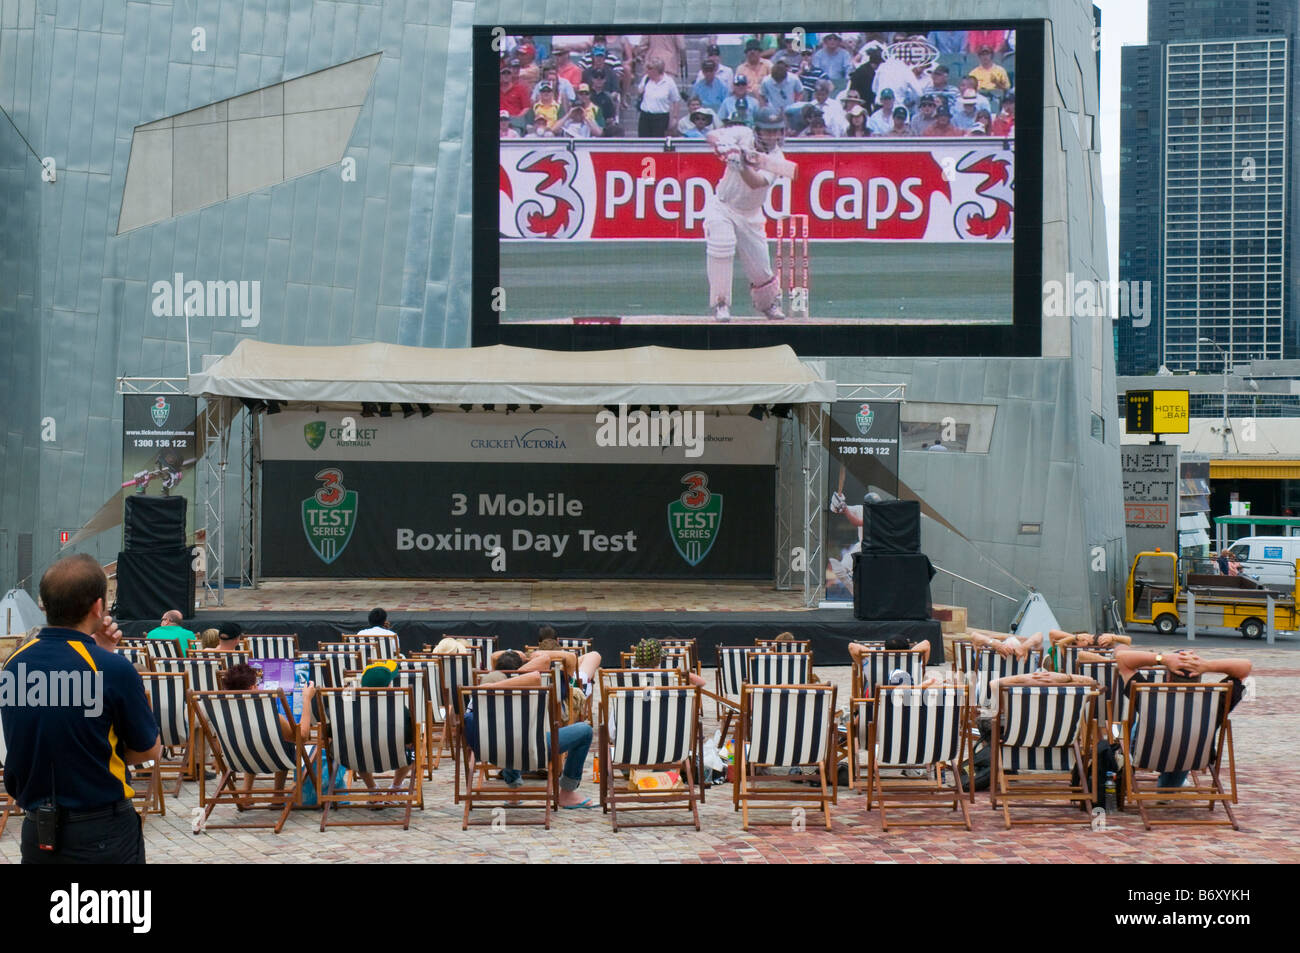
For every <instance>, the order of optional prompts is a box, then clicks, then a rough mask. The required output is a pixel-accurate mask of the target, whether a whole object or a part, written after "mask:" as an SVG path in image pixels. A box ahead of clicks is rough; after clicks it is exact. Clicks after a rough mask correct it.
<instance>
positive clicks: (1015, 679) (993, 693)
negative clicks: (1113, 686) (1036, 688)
mask: <svg viewBox="0 0 1300 953" xmlns="http://www.w3.org/2000/svg"><path fill="white" fill-rule="evenodd" d="M1003 685H1009V686H1010V685H1087V686H1088V687H1089V688H1098V687H1099V686H1098V685H1097V682H1096V680H1095V679H1091V678H1088V677H1087V676H1086V675H1067V674H1065V673H1064V672H1049V671H1047V670H1045V669H1041V668H1040V669H1039V670H1038V671H1036V672H1030V673H1029V674H1028V675H1008V676H1007V677H1006V678H995V679H993V681H991V682H989V701H988V707H987V708H985V709H983V710H982V711H981V713H980V716H981V719H983V718H991V717H992V716H994V715H996V714H997V712H998V699H999V698H1000V697H1001V695H1002V686H1003Z"/></svg>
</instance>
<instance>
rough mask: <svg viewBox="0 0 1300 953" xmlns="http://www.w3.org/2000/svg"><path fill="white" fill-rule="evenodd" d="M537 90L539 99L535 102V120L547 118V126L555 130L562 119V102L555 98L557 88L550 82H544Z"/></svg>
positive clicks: (552, 130)
mask: <svg viewBox="0 0 1300 953" xmlns="http://www.w3.org/2000/svg"><path fill="white" fill-rule="evenodd" d="M537 90H538V100H537V102H535V103H533V122H536V121H537V120H539V119H541V120H545V122H546V128H547V129H549V130H550V131H551V132H554V131H555V128H556V126H558V125H559V119H560V104H559V102H557V101H556V99H555V90H554V89H552V88H551V84H550V83H542V84H541V85H540V86H539V87H537Z"/></svg>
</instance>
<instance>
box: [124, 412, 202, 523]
mask: <svg viewBox="0 0 1300 953" xmlns="http://www.w3.org/2000/svg"><path fill="white" fill-rule="evenodd" d="M198 404H199V402H198V398H196V397H186V396H185V395H183V394H124V395H123V396H122V490H123V493H124V494H131V493H141V494H145V495H148V496H161V495H163V494H166V495H168V496H183V497H185V499H187V500H189V507H188V512H189V517H188V522H189V525H188V526H186V527H185V536H186V538H187V539H188V538H190V537H191V536H192V535H193V533H194V472H195V464H196V463H197V462H198V460H197V458H198V445H199V440H198V433H197V429H196V426H195V422H196V419H197V417H198Z"/></svg>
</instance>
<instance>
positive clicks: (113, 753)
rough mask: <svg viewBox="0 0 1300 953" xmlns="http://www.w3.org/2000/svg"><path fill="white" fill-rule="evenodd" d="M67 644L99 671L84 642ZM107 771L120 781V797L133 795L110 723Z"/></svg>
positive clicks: (114, 732) (115, 735) (91, 667)
mask: <svg viewBox="0 0 1300 953" xmlns="http://www.w3.org/2000/svg"><path fill="white" fill-rule="evenodd" d="M68 645H70V646H72V650H73V651H74V652H76V653H77V654H78V655H80V656H81V657H82V658H83V659H84V660H85V662H86V664H87V665H89V666H90V670H91V671H92V672H96V673H97V672H98V671H99V666H98V665H96V664H95V660H94V659H92V658H91V657H90V651H89V650H88V649H87V648H86V644H85V643H84V642H79V641H76V640H70V641H69V642H68ZM108 773H109V774H111V775H112V776H113V777H115V778H117V780H118V781H120V782H121V784H122V797H124V798H132V797H135V791H134V790H133V789H132V788H131V785H129V784H127V783H126V762H125V761H123V760H122V756H121V755H119V754H118V753H117V732H116V731H114V730H113V727H112V724H111V723H110V725H109V729H108Z"/></svg>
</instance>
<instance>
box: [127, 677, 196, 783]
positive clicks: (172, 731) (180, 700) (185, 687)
mask: <svg viewBox="0 0 1300 953" xmlns="http://www.w3.org/2000/svg"><path fill="white" fill-rule="evenodd" d="M140 678H141V679H143V681H144V690H145V692H146V693H147V694H148V696H149V707H150V708H151V709H153V713H154V720H155V721H157V722H158V732H159V740H160V741H161V742H162V743H163V753H162V755H161V756H160V757H159V759H158V775H159V778H158V780H159V783H160V784H166V783H167V782H168V781H170V780H171V779H172V778H173V777H174V778H175V780H176V786H175V788H173V789H172V791H171V796H172V797H180V796H181V784H182V783H183V782H184V780H185V777H186V775H187V774H191V772H192V771H193V768H192V760H191V755H190V743H191V741H192V740H193V738H194V722H193V720H192V719H191V717H190V707H189V693H190V677H189V675H187V674H186V673H185V672H183V671H181V672H141V673H140ZM163 683H169V684H170V686H171V688H170V691H164V690H163V689H162V685H163ZM178 684H179V691H177V685H178ZM164 703H165V704H166V706H167V707H166V710H165V711H164V710H163V708H162V707H161V706H162V705H163V704H164ZM164 722H169V723H167V724H165V723H164ZM182 732H183V733H184V738H183V739H181V738H180V734H181V733H182Z"/></svg>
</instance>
